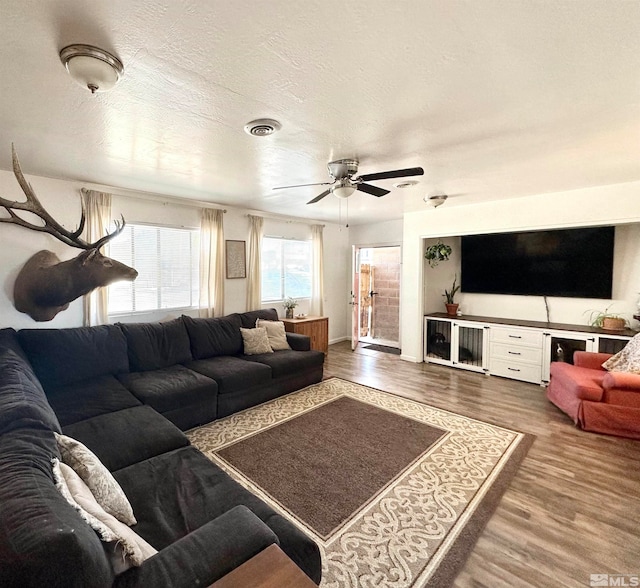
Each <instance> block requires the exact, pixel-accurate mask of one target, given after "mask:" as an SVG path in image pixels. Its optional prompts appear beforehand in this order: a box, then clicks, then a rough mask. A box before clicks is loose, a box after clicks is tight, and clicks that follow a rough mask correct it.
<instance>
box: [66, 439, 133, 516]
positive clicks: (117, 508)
mask: <svg viewBox="0 0 640 588" xmlns="http://www.w3.org/2000/svg"><path fill="white" fill-rule="evenodd" d="M56 442H57V444H58V450H59V451H60V455H61V456H62V461H63V462H64V463H65V464H66V465H68V466H69V467H71V468H72V469H73V471H74V472H75V473H76V474H78V476H80V478H81V479H82V481H83V482H84V483H85V484H86V485H87V487H88V488H89V490H90V491H91V494H92V495H93V496H94V498H95V499H96V501H97V502H98V504H99V505H100V506H101V507H102V508H103V509H104V510H105V511H106V512H108V513H109V514H110V515H111V516H114V517H116V518H117V519H118V520H119V521H122V522H123V523H125V524H127V525H135V524H136V522H137V521H136V518H135V516H133V509H132V508H131V504H129V501H128V500H127V497H126V496H125V494H124V492H123V491H122V488H120V485H119V484H118V482H116V480H115V478H114V477H113V476H112V475H111V472H110V471H109V470H108V469H107V468H106V467H105V466H104V464H103V463H102V462H101V461H100V460H99V459H98V456H96V454H95V453H93V451H91V450H90V449H89V448H88V447H86V446H85V445H84V444H82V443H80V441H77V440H75V439H73V438H71V437H69V436H67V435H58V434H56ZM67 481H68V480H67Z"/></svg>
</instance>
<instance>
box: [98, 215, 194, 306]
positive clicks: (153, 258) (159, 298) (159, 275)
mask: <svg viewBox="0 0 640 588" xmlns="http://www.w3.org/2000/svg"><path fill="white" fill-rule="evenodd" d="M199 241H200V234H199V231H194V230H189V229H174V228H170V227H152V226H145V225H127V227H125V230H124V231H123V232H122V233H121V234H120V235H118V237H116V238H115V239H113V241H111V243H110V248H109V255H110V256H111V257H113V258H114V259H117V260H118V261H122V262H123V263H126V264H127V265H130V266H132V267H134V268H135V269H136V270H138V278H137V279H136V280H135V281H133V282H117V283H116V284H112V285H111V286H109V314H114V313H121V312H128V313H135V312H144V311H153V310H159V309H168V308H189V307H194V306H197V304H198V292H199V276H198V274H199Z"/></svg>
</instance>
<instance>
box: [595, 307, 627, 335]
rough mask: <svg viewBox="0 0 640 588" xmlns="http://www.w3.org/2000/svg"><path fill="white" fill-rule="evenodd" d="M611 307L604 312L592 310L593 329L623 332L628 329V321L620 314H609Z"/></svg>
mask: <svg viewBox="0 0 640 588" xmlns="http://www.w3.org/2000/svg"><path fill="white" fill-rule="evenodd" d="M609 308H610V307H609V306H607V308H605V309H604V310H592V311H591V314H590V315H589V324H590V325H591V326H592V327H597V328H599V329H605V330H606V331H622V330H624V329H626V328H627V326H628V324H629V323H628V322H627V319H625V318H624V317H621V316H620V315H619V314H614V313H612V312H609Z"/></svg>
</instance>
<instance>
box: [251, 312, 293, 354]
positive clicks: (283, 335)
mask: <svg viewBox="0 0 640 588" xmlns="http://www.w3.org/2000/svg"><path fill="white" fill-rule="evenodd" d="M256 327H264V328H265V329H266V330H267V337H268V338H269V345H271V349H273V350H274V351H280V350H282V349H291V347H290V346H289V343H287V332H286V331H285V330H284V323H283V322H282V321H266V320H264V319H258V320H257V321H256Z"/></svg>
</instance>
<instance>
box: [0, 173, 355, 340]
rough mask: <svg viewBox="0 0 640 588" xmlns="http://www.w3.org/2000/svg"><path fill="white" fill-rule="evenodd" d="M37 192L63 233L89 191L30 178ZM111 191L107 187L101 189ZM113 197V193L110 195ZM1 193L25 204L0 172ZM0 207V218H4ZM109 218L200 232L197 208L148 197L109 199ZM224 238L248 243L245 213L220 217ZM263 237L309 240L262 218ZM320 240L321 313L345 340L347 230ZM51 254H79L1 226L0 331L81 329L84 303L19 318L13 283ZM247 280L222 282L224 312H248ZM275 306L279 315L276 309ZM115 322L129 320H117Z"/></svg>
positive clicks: (306, 230) (331, 229) (304, 226)
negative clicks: (46, 316) (32, 262)
mask: <svg viewBox="0 0 640 588" xmlns="http://www.w3.org/2000/svg"><path fill="white" fill-rule="evenodd" d="M28 180H29V181H30V182H31V184H32V186H33V188H34V190H35V192H36V193H37V194H38V197H39V198H40V200H41V201H42V204H43V205H44V207H45V208H46V209H47V210H48V211H49V212H50V213H51V214H52V215H53V216H54V218H56V219H57V220H58V221H59V222H61V223H62V224H63V225H64V226H65V228H67V229H73V228H75V227H76V226H77V224H78V221H79V219H80V212H81V211H80V194H81V193H80V189H81V188H82V187H83V186H85V187H93V186H87V185H85V184H82V183H79V182H70V181H63V180H52V179H49V178H41V177H36V176H29V177H28ZM100 189H104V190H105V191H110V190H109V189H108V188H107V187H104V186H103V187H100ZM114 192H116V190H114ZM0 194H2V196H3V197H5V198H9V199H12V200H19V201H20V200H24V199H25V197H24V194H23V193H22V191H21V190H20V187H19V186H18V184H17V182H16V180H15V177H14V175H13V173H11V172H7V171H0ZM3 212H4V211H3V209H1V208H0V215H2V216H6V214H3ZM112 214H113V217H114V218H118V217H119V216H120V215H121V214H122V215H123V216H124V217H125V219H126V221H127V222H129V223H135V222H143V223H150V224H160V225H162V224H166V225H170V226H176V227H198V226H199V225H200V209H199V207H197V206H192V205H188V204H186V205H185V204H182V203H180V202H175V201H174V200H172V199H166V198H165V199H162V198H157V199H156V198H149V197H148V195H142V194H137V195H136V194H135V193H131V194H130V195H128V196H125V195H114V197H113V200H112ZM224 231H225V239H235V240H241V241H247V240H248V237H249V220H248V218H247V211H246V210H241V209H234V208H228V209H227V213H226V214H225V215H224ZM264 232H265V235H272V236H282V237H292V238H299V239H308V238H309V237H310V224H309V223H308V222H297V221H281V220H278V219H273V218H266V217H265V222H264ZM323 241H324V275H325V278H324V279H325V298H324V313H325V315H326V316H328V317H329V339H330V341H334V340H339V339H342V338H344V337H345V336H346V335H347V333H348V330H347V321H346V308H347V301H348V297H347V294H348V289H347V286H346V284H347V283H348V275H349V260H350V247H349V240H348V230H346V229H344V228H343V227H340V226H338V225H335V224H326V223H325V227H324V232H323ZM41 249H49V250H51V251H54V252H55V253H56V254H58V255H59V257H60V258H61V259H63V260H64V259H71V258H72V257H75V256H76V255H77V254H78V251H77V250H75V249H72V248H71V247H68V246H66V245H63V244H62V243H61V242H59V241H57V240H56V239H54V238H53V237H51V236H50V235H47V234H44V233H36V232H34V231H28V230H26V229H24V228H21V227H17V226H13V225H10V224H5V223H0V284H1V286H2V288H1V290H0V328H2V327H14V328H16V329H22V328H34V327H40V328H61V327H77V326H81V325H82V301H81V300H76V301H74V302H72V303H71V305H70V307H69V309H67V310H66V311H63V312H61V313H59V314H58V315H57V316H56V318H55V319H54V320H52V321H49V322H44V323H36V322H35V321H33V320H32V319H31V318H30V317H29V316H27V315H26V314H22V313H19V312H18V311H17V310H15V308H14V307H13V283H14V281H15V277H16V275H17V274H18V272H19V271H20V269H21V267H22V266H23V265H24V263H25V262H26V261H27V259H29V257H31V255H33V254H34V253H36V252H37V251H39V250H41ZM246 284H247V280H246V279H232V280H225V296H224V311H225V314H229V313H232V312H244V311H245V310H246ZM271 306H276V308H277V310H278V312H279V313H280V314H281V315H282V314H283V309H282V308H281V306H280V305H272V304H270V305H265V307H271ZM296 310H297V311H298V312H304V313H307V312H308V304H307V302H302V303H301V305H300V307H299V308H297V309H296ZM181 313H182V311H178V312H174V313H173V314H172V313H171V312H169V313H149V314H146V315H137V316H136V317H135V318H133V319H129V320H136V321H146V320H149V321H152V320H160V319H166V318H171V317H172V316H177V315H179V314H181ZM119 320H123V321H124V320H127V319H126V318H124V317H123V318H121V319H119Z"/></svg>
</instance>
